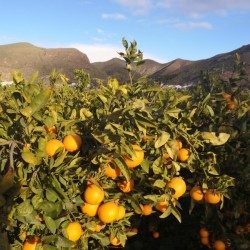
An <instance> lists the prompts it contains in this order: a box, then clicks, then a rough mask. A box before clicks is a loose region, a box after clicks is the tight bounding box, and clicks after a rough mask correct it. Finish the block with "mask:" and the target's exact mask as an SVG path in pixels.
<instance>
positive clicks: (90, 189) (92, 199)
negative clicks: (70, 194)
mask: <svg viewBox="0 0 250 250" xmlns="http://www.w3.org/2000/svg"><path fill="white" fill-rule="evenodd" d="M83 198H84V200H85V202H87V203H89V204H91V205H99V204H100V203H101V202H102V201H103V199H104V191H103V190H102V189H101V188H100V187H98V186H97V185H95V184H90V185H88V186H87V188H86V189H85V191H84V193H83Z"/></svg>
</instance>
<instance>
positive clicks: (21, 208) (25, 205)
mask: <svg viewBox="0 0 250 250" xmlns="http://www.w3.org/2000/svg"><path fill="white" fill-rule="evenodd" d="M16 211H17V216H23V217H25V216H28V215H29V214H31V213H32V212H33V211H34V209H33V206H32V205H31V204H30V200H26V201H24V202H22V203H21V204H20V205H18V206H17V208H16Z"/></svg>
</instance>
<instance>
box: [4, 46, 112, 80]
mask: <svg viewBox="0 0 250 250" xmlns="http://www.w3.org/2000/svg"><path fill="white" fill-rule="evenodd" d="M0 58H1V60H0V73H1V74H2V76H1V77H2V80H4V81H9V80H11V72H12V71H13V70H20V71H21V72H22V74H23V75H24V77H25V78H29V77H31V75H32V74H33V73H34V72H36V71H39V75H40V78H41V79H43V80H44V79H45V80H46V79H47V78H48V77H49V76H50V73H51V72H52V70H53V69H56V70H57V71H58V72H61V73H64V74H65V75H66V76H67V77H68V78H70V79H71V81H73V78H74V74H73V70H74V69H84V70H86V71H87V72H89V73H90V74H91V75H92V76H93V77H97V78H105V77H107V75H106V74H105V72H103V71H100V70H98V69H97V68H95V67H94V66H93V65H92V64H91V63H90V62H89V59H88V57H87V56H86V55H85V54H83V53H81V52H80V51H79V50H77V49H72V48H60V49H45V48H40V47H36V46H34V45H32V44H29V43H15V44H9V45H2V46H0Z"/></svg>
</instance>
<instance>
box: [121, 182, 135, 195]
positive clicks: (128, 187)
mask: <svg viewBox="0 0 250 250" xmlns="http://www.w3.org/2000/svg"><path fill="white" fill-rule="evenodd" d="M134 185H135V181H134V180H133V179H130V180H129V181H118V182H117V186H118V187H119V188H120V189H121V191H122V192H124V193H128V192H130V191H132V190H133V188H134Z"/></svg>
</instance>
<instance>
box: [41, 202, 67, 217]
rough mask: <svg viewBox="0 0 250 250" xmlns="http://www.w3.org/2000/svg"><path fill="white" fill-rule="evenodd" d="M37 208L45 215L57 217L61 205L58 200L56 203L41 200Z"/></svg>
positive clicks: (61, 207)
mask: <svg viewBox="0 0 250 250" xmlns="http://www.w3.org/2000/svg"><path fill="white" fill-rule="evenodd" d="M39 208H40V210H42V211H43V212H44V214H45V215H47V216H49V217H51V218H57V217H58V216H59V215H60V213H61V212H62V209H63V206H62V203H61V202H60V201H58V202H56V203H55V202H52V201H43V202H42V203H41V204H40V206H39Z"/></svg>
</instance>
